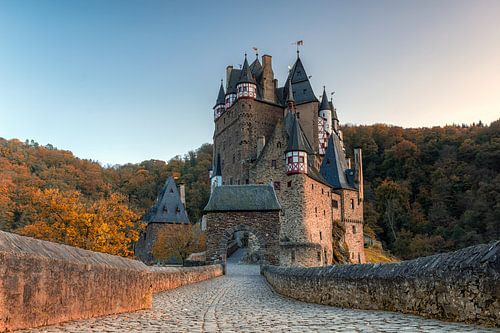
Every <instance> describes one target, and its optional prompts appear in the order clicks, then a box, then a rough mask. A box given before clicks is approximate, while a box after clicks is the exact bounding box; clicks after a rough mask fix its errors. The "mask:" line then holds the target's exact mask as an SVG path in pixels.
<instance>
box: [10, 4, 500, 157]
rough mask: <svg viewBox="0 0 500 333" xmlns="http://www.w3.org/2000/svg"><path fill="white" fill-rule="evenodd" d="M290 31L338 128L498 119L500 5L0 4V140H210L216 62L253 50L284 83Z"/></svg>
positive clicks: (71, 145) (119, 150)
mask: <svg viewBox="0 0 500 333" xmlns="http://www.w3.org/2000/svg"><path fill="white" fill-rule="evenodd" d="M260 8H262V9H263V10H260ZM298 39H303V40H304V46H303V48H302V51H301V58H302V59H303V62H304V65H305V66H306V70H307V72H308V74H309V75H312V79H311V80H312V84H313V87H314V88H315V91H316V93H317V94H320V93H321V89H322V88H321V87H322V86H323V85H326V86H327V89H328V90H334V91H336V94H335V104H336V106H337V109H338V113H339V117H340V118H341V122H343V123H355V124H373V123H388V124H395V125H401V126H405V127H420V126H432V125H444V124H451V123H472V122H473V121H478V120H482V121H483V122H486V123H489V122H491V121H493V120H495V119H497V118H499V117H500V1H495V0H492V1H481V0H479V1H472V0H471V1H455V0H448V1H439V0H432V1H422V0H419V1H413V2H410V1H399V0H394V1H225V2H224V1H201V0H200V1H192V2H190V1H166V0H165V1H152V0H150V1H127V0H114V1H111V0H72V1H68V0H61V1H48V0H32V1H27V0H0V137H4V138H19V139H21V140H25V139H26V138H29V139H34V140H35V141H38V142H40V143H41V144H46V143H51V144H53V145H55V146H57V147H58V148H62V149H68V150H71V151H73V152H74V153H75V154H76V155H77V156H79V157H82V158H91V159H94V160H99V161H100V162H101V163H103V164H107V163H111V164H114V163H126V162H139V161H142V160H146V159H152V158H154V159H162V160H168V159H169V158H171V157H173V156H175V155H177V154H183V153H185V152H187V151H188V150H190V149H194V148H196V147H198V146H200V145H201V144H202V143H204V142H210V141H211V138H212V131H213V121H212V106H213V104H214V102H215V98H216V94H217V90H218V86H219V82H220V79H221V78H223V77H224V70H225V67H226V65H228V64H233V65H235V66H238V64H240V63H242V61H243V54H244V52H245V51H246V52H248V53H249V54H250V53H252V46H256V47H259V48H260V49H261V51H260V53H261V54H263V53H269V54H271V55H272V56H273V65H274V69H275V75H276V76H277V78H278V79H279V80H280V83H282V82H283V80H284V78H285V75H286V72H287V66H288V65H290V64H292V63H293V61H294V59H295V48H294V46H293V45H291V43H292V42H293V41H295V40H298ZM250 57H251V58H253V56H250Z"/></svg>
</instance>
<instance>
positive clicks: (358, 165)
mask: <svg viewBox="0 0 500 333" xmlns="http://www.w3.org/2000/svg"><path fill="white" fill-rule="evenodd" d="M354 168H355V172H356V173H355V175H354V177H355V182H356V183H357V184H358V191H359V194H358V198H359V200H360V201H363V197H364V193H363V190H364V189H363V155H362V153H361V147H357V148H354Z"/></svg>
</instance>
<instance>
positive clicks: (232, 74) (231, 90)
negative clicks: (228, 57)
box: [225, 66, 241, 110]
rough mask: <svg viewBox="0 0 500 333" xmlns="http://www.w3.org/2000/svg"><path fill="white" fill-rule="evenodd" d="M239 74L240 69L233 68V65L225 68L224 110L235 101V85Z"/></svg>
mask: <svg viewBox="0 0 500 333" xmlns="http://www.w3.org/2000/svg"><path fill="white" fill-rule="evenodd" d="M240 76H241V69H234V68H233V66H227V68H226V80H227V82H226V86H227V89H226V105H225V106H226V110H227V109H229V108H230V107H231V106H232V105H233V104H234V102H235V101H236V85H237V84H238V80H239V78H240Z"/></svg>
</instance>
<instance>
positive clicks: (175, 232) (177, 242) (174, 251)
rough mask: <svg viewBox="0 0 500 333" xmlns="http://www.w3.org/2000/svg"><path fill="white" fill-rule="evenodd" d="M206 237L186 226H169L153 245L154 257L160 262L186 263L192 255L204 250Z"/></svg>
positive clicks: (160, 233) (165, 227)
mask: <svg viewBox="0 0 500 333" xmlns="http://www.w3.org/2000/svg"><path fill="white" fill-rule="evenodd" d="M204 242H205V239H204V235H203V234H202V233H199V232H198V230H197V228H196V227H194V226H191V225H186V224H169V225H166V226H164V227H163V228H161V229H160V230H159V231H158V234H157V237H156V240H155V242H154V244H153V257H155V258H156V259H157V260H159V261H168V260H170V259H175V260H178V261H181V262H182V263H183V264H184V261H185V260H186V259H187V257H189V255H190V254H191V253H196V252H200V251H203V250H204V245H205V244H204Z"/></svg>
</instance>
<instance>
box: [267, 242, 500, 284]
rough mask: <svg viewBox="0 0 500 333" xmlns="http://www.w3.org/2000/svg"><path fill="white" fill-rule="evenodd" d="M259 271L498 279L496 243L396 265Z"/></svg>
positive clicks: (499, 259)
mask: <svg viewBox="0 0 500 333" xmlns="http://www.w3.org/2000/svg"><path fill="white" fill-rule="evenodd" d="M262 269H263V271H269V272H272V273H277V274H280V275H288V276H296V277H307V278H314V277H320V276H326V275H328V276H330V277H332V278H343V279H349V280H359V279H370V278H382V279H406V278H417V277H421V276H436V277H447V276H449V275H450V273H451V272H456V273H460V274H465V273H466V272H469V273H489V274H492V275H493V276H496V277H497V278H498V279H500V241H495V242H492V243H489V244H482V245H476V246H471V247H467V248H464V249H461V250H458V251H455V252H448V253H441V254H435V255H432V256H428V257H421V258H417V259H413V260H407V261H401V262H397V263H383V264H382V263H379V264H347V265H333V266H326V267H317V268H300V267H278V266H268V265H267V266H263V268H262Z"/></svg>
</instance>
